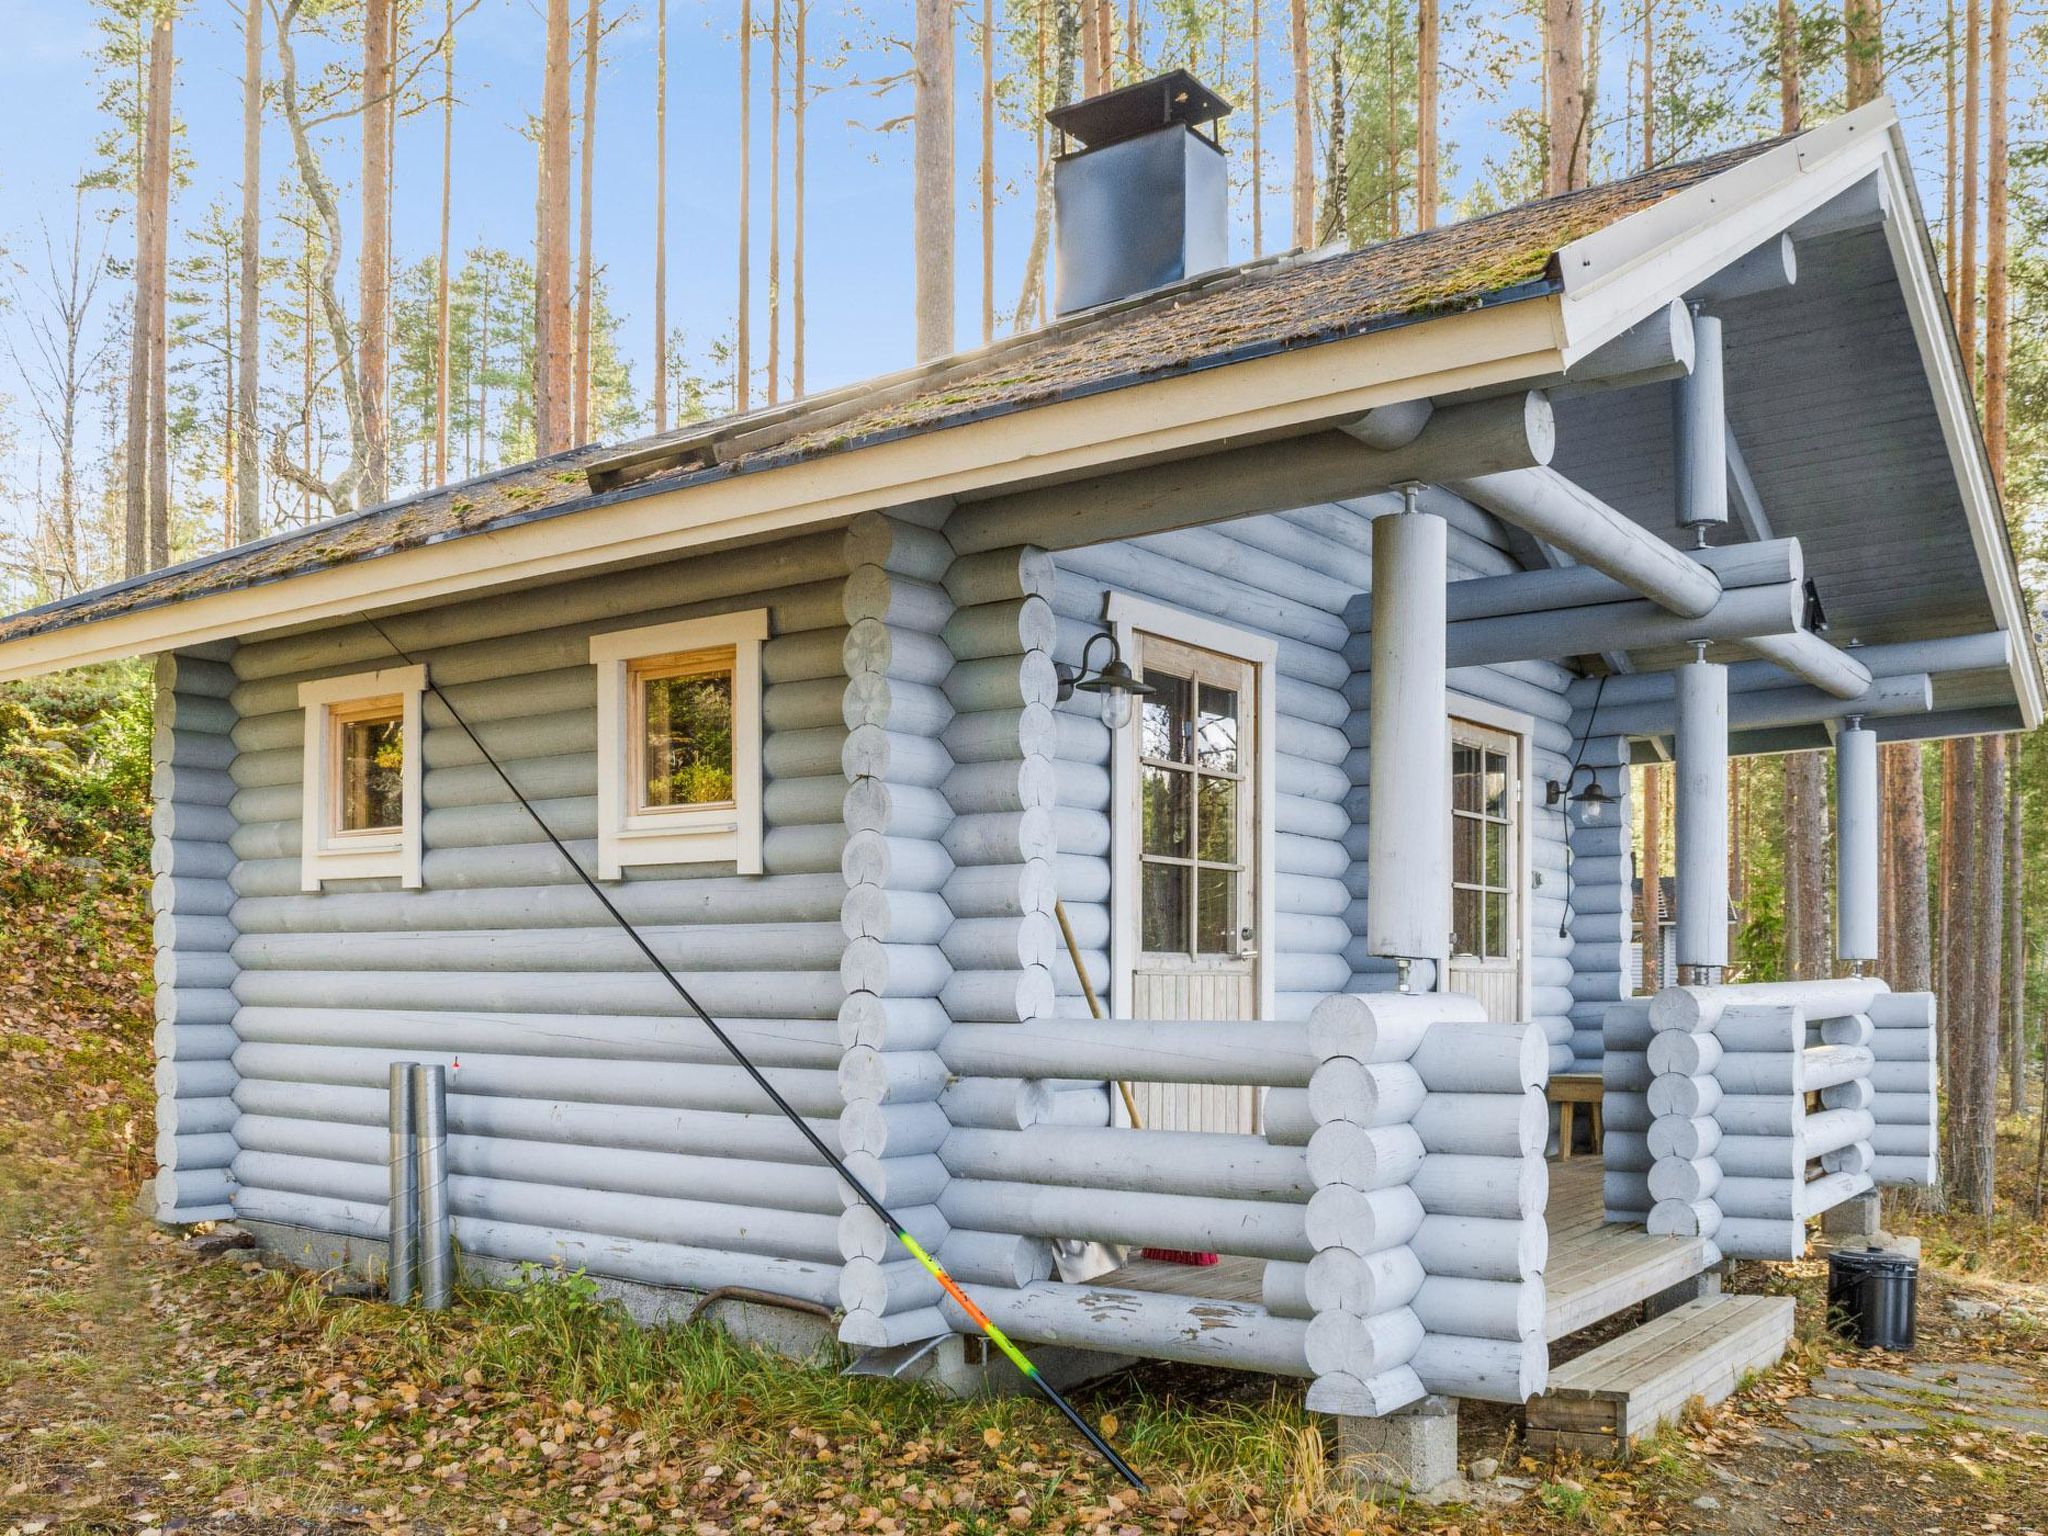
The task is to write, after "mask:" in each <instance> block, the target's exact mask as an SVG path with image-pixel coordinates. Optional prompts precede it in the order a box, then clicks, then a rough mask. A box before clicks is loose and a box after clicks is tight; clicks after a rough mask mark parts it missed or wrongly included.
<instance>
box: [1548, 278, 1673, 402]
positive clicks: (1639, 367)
mask: <svg viewBox="0 0 2048 1536" xmlns="http://www.w3.org/2000/svg"><path fill="white" fill-rule="evenodd" d="M1693 359H1694V350H1693V329H1692V312H1691V311H1690V310H1688V309H1687V308H1686V307H1685V305H1684V304H1683V303H1681V302H1680V301H1679V300H1677V299H1673V300H1672V301H1671V302H1670V303H1669V304H1667V305H1665V306H1664V307H1663V308H1662V309H1660V310H1658V311H1657V312H1656V313H1655V314H1653V315H1651V316H1650V317H1649V318H1648V319H1646V320H1639V321H1637V322H1636V324H1634V325H1632V326H1630V327H1629V328H1628V329H1627V330H1625V331H1623V332H1622V333H1621V334H1620V335H1619V336H1617V337H1615V338H1614V339H1613V340H1612V341H1609V342H1606V343H1604V344H1602V345H1601V346H1598V347H1596V348H1594V349H1593V350H1592V351H1591V352H1589V353H1587V354H1586V356H1584V357H1583V358H1581V359H1580V360H1579V361H1578V362H1577V363H1574V364H1573V365H1572V367H1571V368H1570V369H1569V370H1568V371H1567V373H1566V375H1565V377H1566V379H1567V380H1568V381H1569V383H1570V384H1571V386H1572V388H1573V389H1574V390H1575V391H1577V392H1581V393H1583V392H1585V391H1589V390H1596V389H1628V388H1632V387H1633V386H1635V385H1638V384H1657V383H1661V382H1663V381H1665V380H1667V379H1682V378H1684V377H1685V376H1686V375H1687V374H1688V373H1691V372H1692V370H1693V366H1694V362H1693Z"/></svg>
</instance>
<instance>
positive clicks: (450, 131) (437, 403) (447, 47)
mask: <svg viewBox="0 0 2048 1536" xmlns="http://www.w3.org/2000/svg"><path fill="white" fill-rule="evenodd" d="M440 53H441V230H440V235H441V243H440V255H439V257H438V258H437V259H436V261H435V263H434V359H435V362H434V484H436V485H446V484H447V483H448V389H449V377H450V370H451V369H452V367H453V357H452V355H451V354H452V351H453V348H454V335H453V329H452V326H451V324H450V316H449V277H448V226H449V221H450V215H451V212H452V210H453V205H454V200H455V0H443V8H442V25H441V48H440Z"/></svg>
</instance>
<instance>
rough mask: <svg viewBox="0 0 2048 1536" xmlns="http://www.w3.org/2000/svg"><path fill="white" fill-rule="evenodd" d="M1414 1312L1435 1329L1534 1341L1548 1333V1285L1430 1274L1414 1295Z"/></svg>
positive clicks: (1516, 1340) (1430, 1329) (1474, 1335)
mask: <svg viewBox="0 0 2048 1536" xmlns="http://www.w3.org/2000/svg"><path fill="white" fill-rule="evenodd" d="M1413 1305H1414V1308H1415V1315H1416V1316H1417V1317H1418V1318H1420V1319H1421V1320H1422V1326H1423V1327H1424V1328H1425V1329H1427V1330H1428V1331H1429V1332H1431V1333H1439V1334H1461V1335H1464V1336H1465V1337H1468V1338H1477V1339H1505V1340H1508V1341H1511V1342H1513V1343H1517V1344H1522V1343H1529V1342H1531V1341H1534V1340H1538V1339H1541V1338H1542V1337H1543V1325H1544V1310H1545V1309H1544V1288H1543V1286H1542V1284H1541V1283H1540V1282H1524V1281H1521V1280H1468V1279H1462V1278H1459V1277H1457V1276H1453V1275H1431V1276H1429V1277H1428V1278H1427V1279H1426V1280H1424V1281H1423V1282H1422V1285H1421V1287H1420V1288H1419V1289H1418V1290H1417V1291H1416V1293H1415V1301H1414V1303H1413Z"/></svg>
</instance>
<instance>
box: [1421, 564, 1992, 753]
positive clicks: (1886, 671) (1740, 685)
mask: <svg viewBox="0 0 2048 1536" xmlns="http://www.w3.org/2000/svg"><path fill="white" fill-rule="evenodd" d="M1731 547H1740V546H1731ZM1714 553H1719V551H1715V552H1714ZM1723 580H1728V578H1727V577H1726V576H1725V575H1724V577H1723ZM1729 584H1730V585H1733V584H1734V583H1733V582H1732V581H1731V582H1730V583H1729ZM1483 585H1485V583H1483V582H1476V581H1461V582H1459V583H1458V584H1457V585H1456V586H1454V587H1452V588H1451V600H1452V601H1453V602H1456V601H1457V598H1458V595H1459V591H1460V589H1461V588H1464V587H1476V586H1483ZM1452 617H1453V618H1457V617H1458V615H1457V614H1456V613H1453V614H1452ZM1856 660H1857V661H1859V662H1861V663H1862V664H1863V666H1864V667H1865V668H1866V669H1867V670H1868V671H1869V673H1870V675H1871V676H1872V677H1873V678H1880V679H1881V678H1887V677H1892V678H1897V677H1911V676H1913V675H1914V674H1916V673H1923V672H1924V673H1926V674H1928V675H1930V676H1932V677H1936V678H1938V677H1940V676H1941V674H1943V673H1946V672H2004V671H2006V670H2007V668H2008V666H2009V665H2010V660H2011V639H2010V637H2009V636H2007V635H2006V633H2005V631H2003V630H1998V629H1991V630H1985V631H1984V632H1982V633H1981V634H1974V635H1951V636H1949V637H1947V638H1945V639H1941V640H1902V641H1898V642H1895V643H1893V644H1889V645H1865V646H1859V647H1858V648H1857V650H1856ZM1784 686H1785V674H1784V671H1783V670H1782V669H1781V668H1779V667H1778V666H1776V665H1775V664H1774V663H1771V662H1768V661H1738V662H1736V663H1735V664H1734V665H1733V666H1731V667H1729V669H1728V691H1729V693H1730V694H1731V695H1739V694H1743V693H1750V692H1754V691H1756V690H1759V689H1782V688H1784ZM1596 690H1597V691H1598V692H1599V696H1600V698H1601V700H1602V702H1603V704H1604V705H1606V706H1607V707H1609V708H1611V707H1612V706H1614V705H1617V704H1643V703H1649V702H1653V701H1657V700H1669V699H1670V698H1671V696H1672V690H1673V684H1672V675H1671V672H1669V671H1664V672H1638V673H1634V674H1631V675H1630V676H1628V677H1610V678H1608V679H1607V681H1606V686H1605V687H1604V688H1602V687H1601V686H1600V680H1599V679H1598V678H1591V677H1585V678H1580V679H1578V680H1577V681H1576V682H1574V683H1572V684H1571V686H1570V687H1569V688H1568V689H1567V690H1566V697H1567V698H1569V699H1570V700H1571V701H1572V704H1573V705H1574V706H1575V707H1577V708H1580V709H1583V708H1585V707H1586V706H1587V705H1589V704H1591V703H1592V702H1593V696H1594V693H1595V691H1596ZM1863 702H1864V701H1863V700H1858V709H1857V712H1858V713H1863V714H1867V713H1869V711H1867V710H1865V709H1863V708H1862V704H1863ZM1836 713H1838V714H1839V713H1846V711H1839V710H1838V711H1836ZM1601 718H1602V719H1605V718H1606V709H1605V708H1603V709H1602V711H1601Z"/></svg>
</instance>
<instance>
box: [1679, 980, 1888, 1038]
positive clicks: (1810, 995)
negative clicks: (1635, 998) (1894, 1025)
mask: <svg viewBox="0 0 2048 1536" xmlns="http://www.w3.org/2000/svg"><path fill="white" fill-rule="evenodd" d="M1886 990H1887V989H1886V987H1885V984H1884V983H1883V982H1881V981H1878V980H1876V979H1875V978H1864V979H1860V980H1859V979H1844V980H1838V981H1771V982H1747V983H1744V984H1742V985H1740V986H1725V987H1668V988H1666V989H1665V990H1664V991H1662V992H1659V993H1658V994H1657V995H1656V996H1655V997H1654V998H1652V999H1651V1001H1650V1018H1651V1022H1652V1023H1654V1024H1655V1025H1656V1026H1657V1027H1658V1028H1659V1029H1689V1030H1692V1031H1693V1032H1694V1033H1699V1032H1701V1031H1704V1030H1711V1029H1713V1028H1714V1025H1715V1023H1716V1022H1717V1021H1718V1020H1719V1019H1720V1017H1721V1014H1722V1011H1723V1010H1724V1009H1727V1008H1733V1007H1743V1006H1760V1007H1766V1008H1771V1007H1790V1008H1803V1009H1804V1010H1805V1012H1806V1016H1807V1017H1808V1018H1809V1019H1828V1018H1839V1017H1841V1016H1843V1015H1845V1014H1852V1013H1868V1012H1869V1011H1870V1005H1871V1001H1872V999H1874V998H1876V997H1877V996H1879V995H1880V994H1882V993H1884V992H1885V991H1886Z"/></svg>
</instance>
